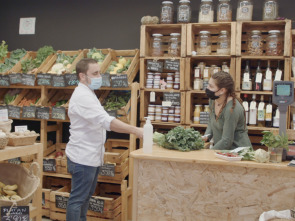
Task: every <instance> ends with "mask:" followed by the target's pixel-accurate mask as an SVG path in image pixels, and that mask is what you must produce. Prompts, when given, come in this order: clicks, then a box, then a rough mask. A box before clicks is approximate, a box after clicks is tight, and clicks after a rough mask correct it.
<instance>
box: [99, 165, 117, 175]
mask: <svg viewBox="0 0 295 221" xmlns="http://www.w3.org/2000/svg"><path fill="white" fill-rule="evenodd" d="M99 175H100V176H110V177H114V176H115V165H114V164H104V165H103V166H101V167H99Z"/></svg>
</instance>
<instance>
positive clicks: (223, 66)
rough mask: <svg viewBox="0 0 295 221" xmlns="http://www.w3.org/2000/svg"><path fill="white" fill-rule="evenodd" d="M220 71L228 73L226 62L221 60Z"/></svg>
mask: <svg viewBox="0 0 295 221" xmlns="http://www.w3.org/2000/svg"><path fill="white" fill-rule="evenodd" d="M221 69H222V71H224V72H227V73H229V67H228V65H227V62H226V61H225V62H222V66H221Z"/></svg>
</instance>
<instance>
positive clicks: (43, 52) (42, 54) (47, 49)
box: [34, 45, 55, 67]
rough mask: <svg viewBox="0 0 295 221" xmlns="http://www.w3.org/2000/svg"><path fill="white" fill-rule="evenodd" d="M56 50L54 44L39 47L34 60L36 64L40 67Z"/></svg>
mask: <svg viewBox="0 0 295 221" xmlns="http://www.w3.org/2000/svg"><path fill="white" fill-rule="evenodd" d="M54 53H55V51H54V50H53V47H52V46H47V45H45V46H44V47H42V48H39V49H38V51H37V56H36V58H35V60H34V63H35V64H36V67H39V66H40V65H41V64H42V62H43V61H44V60H45V59H46V58H47V57H48V56H49V55H52V54H54Z"/></svg>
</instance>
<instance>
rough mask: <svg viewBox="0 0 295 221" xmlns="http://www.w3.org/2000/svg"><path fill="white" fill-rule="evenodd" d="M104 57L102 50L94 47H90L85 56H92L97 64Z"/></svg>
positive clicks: (100, 62)
mask: <svg viewBox="0 0 295 221" xmlns="http://www.w3.org/2000/svg"><path fill="white" fill-rule="evenodd" d="M105 57H106V56H105V55H104V54H103V53H102V51H101V50H99V49H96V48H92V49H90V50H89V52H88V53H87V58H92V59H94V60H96V61H97V63H98V64H102V62H103V61H104V59H105Z"/></svg>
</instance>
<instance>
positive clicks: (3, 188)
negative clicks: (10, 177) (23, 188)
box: [0, 182, 22, 200]
mask: <svg viewBox="0 0 295 221" xmlns="http://www.w3.org/2000/svg"><path fill="white" fill-rule="evenodd" d="M17 189H18V186H17V185H16V184H14V185H6V184H4V183H2V182H0V199H1V200H21V199H22V198H21V197H20V196H19V195H18V193H17Z"/></svg>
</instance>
